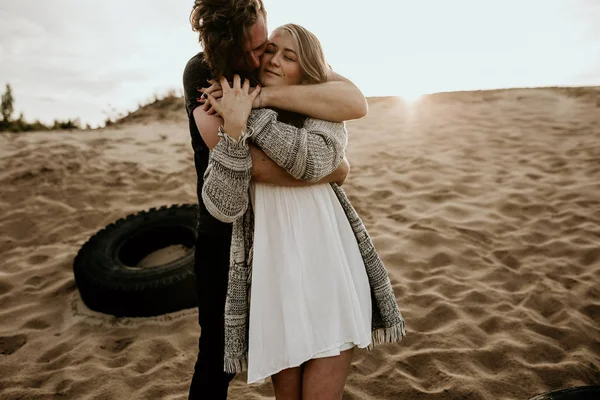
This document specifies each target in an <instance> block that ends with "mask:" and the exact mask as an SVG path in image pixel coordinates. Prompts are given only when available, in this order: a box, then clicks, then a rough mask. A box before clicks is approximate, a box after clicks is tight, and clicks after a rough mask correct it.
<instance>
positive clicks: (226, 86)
mask: <svg viewBox="0 0 600 400" xmlns="http://www.w3.org/2000/svg"><path fill="white" fill-rule="evenodd" d="M219 83H221V87H222V88H223V91H226V90H229V89H231V86H229V82H227V78H225V77H224V76H222V77H221V80H220V81H219ZM234 83H235V81H234ZM234 86H235V84H234Z"/></svg>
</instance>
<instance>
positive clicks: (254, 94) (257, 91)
mask: <svg viewBox="0 0 600 400" xmlns="http://www.w3.org/2000/svg"><path fill="white" fill-rule="evenodd" d="M261 90H262V86H261V85H257V86H256V87H255V88H254V89H253V90H252V92H251V93H250V99H252V102H253V103H254V100H255V99H256V98H257V97H258V95H259V94H260V91H261Z"/></svg>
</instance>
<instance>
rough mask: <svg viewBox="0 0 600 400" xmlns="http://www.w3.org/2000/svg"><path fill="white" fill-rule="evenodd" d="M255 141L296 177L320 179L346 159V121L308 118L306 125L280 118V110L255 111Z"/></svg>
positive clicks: (252, 123) (251, 120) (252, 117)
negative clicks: (291, 123)
mask: <svg viewBox="0 0 600 400" xmlns="http://www.w3.org/2000/svg"><path fill="white" fill-rule="evenodd" d="M248 127H249V128H250V129H252V130H253V133H252V141H253V143H254V144H256V145H257V146H258V147H260V148H261V149H262V150H263V151H264V152H265V154H267V156H268V157H269V158H270V159H272V160H273V161H274V162H275V163H276V164H277V165H279V166H281V167H282V168H284V169H285V170H286V171H287V172H289V173H290V175H292V176H293V177H294V178H296V179H301V180H305V181H309V182H317V181H319V180H321V179H323V178H324V177H325V176H327V175H329V174H331V173H332V172H333V171H335V170H336V168H337V167H338V166H339V165H340V163H341V162H342V160H343V159H344V150H345V148H346V144H347V142H348V135H347V132H346V127H345V124H344V123H339V122H329V121H322V120H316V119H312V118H308V119H307V120H306V122H305V123H304V126H303V127H302V128H296V127H294V126H292V125H288V124H285V123H282V122H279V121H277V112H276V111H273V110H270V109H264V108H263V109H259V110H253V111H252V113H251V114H250V117H249V118H248Z"/></svg>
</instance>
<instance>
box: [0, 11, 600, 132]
mask: <svg viewBox="0 0 600 400" xmlns="http://www.w3.org/2000/svg"><path fill="white" fill-rule="evenodd" d="M264 4H265V7H266V9H267V12H268V28H269V32H271V31H272V30H273V29H274V28H276V27H277V26H280V25H283V24H285V23H288V22H294V23H297V24H300V25H303V26H305V27H306V28H308V29H309V30H311V31H312V32H313V33H315V34H316V35H317V37H318V38H319V39H320V41H321V43H322V45H323V48H324V50H325V56H326V58H327V61H328V62H329V64H330V65H331V66H332V67H333V69H334V70H335V71H336V72H337V73H339V74H341V75H343V76H345V77H347V78H348V79H350V80H352V81H353V82H354V83H355V84H356V85H357V86H358V87H359V88H360V89H361V90H362V91H363V93H364V94H365V95H366V96H400V97H405V98H409V99H412V98H415V97H417V96H419V95H421V94H425V93H433V92H440V91H454V90H473V89H493V88H505V87H536V86H584V85H600V23H598V22H597V21H600V0H502V1H500V0H497V1H496V0H453V1H450V0H419V1H416V0H369V1H356V0H302V1H299V0H294V1H292V0H264ZM192 5H193V0H161V1H159V0H128V1H121V0H85V1H81V0H52V1H43V0H18V1H17V0H0V85H1V88H2V91H3V90H4V86H5V84H6V83H10V85H11V86H12V88H13V96H14V98H15V110H16V112H15V117H16V116H18V113H20V112H23V114H24V115H25V118H26V119H27V120H29V121H32V120H34V119H40V120H42V121H44V122H50V121H52V120H54V119H55V118H59V119H66V118H80V119H81V121H82V122H83V123H84V124H85V123H90V124H91V125H92V126H97V125H102V124H103V122H104V120H105V119H106V118H107V117H112V118H114V117H115V116H117V115H118V114H119V113H126V112H128V111H133V110H135V109H136V108H137V105H138V104H140V103H144V102H147V101H149V100H150V99H151V98H152V97H153V95H154V94H158V95H162V94H165V93H166V92H167V91H168V90H170V89H175V90H179V91H180V90H181V86H182V85H181V76H182V71H183V68H184V66H185V63H186V62H187V60H188V59H189V58H190V57H192V56H193V55H194V54H196V53H197V52H198V51H200V50H201V48H200V45H199V43H198V37H197V34H196V33H195V32H193V31H192V30H191V27H190V24H189V20H188V19H189V13H190V11H191V8H192ZM182 112H184V111H183V110H182Z"/></svg>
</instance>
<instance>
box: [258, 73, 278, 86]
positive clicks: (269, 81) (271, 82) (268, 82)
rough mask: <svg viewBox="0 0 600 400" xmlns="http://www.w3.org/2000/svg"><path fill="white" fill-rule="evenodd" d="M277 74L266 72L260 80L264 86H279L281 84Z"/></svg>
mask: <svg viewBox="0 0 600 400" xmlns="http://www.w3.org/2000/svg"><path fill="white" fill-rule="evenodd" d="M277 78H278V77H277V76H273V75H271V74H264V75H262V76H261V77H260V81H261V83H262V85H263V86H278V85H281V82H279V79H277Z"/></svg>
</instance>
